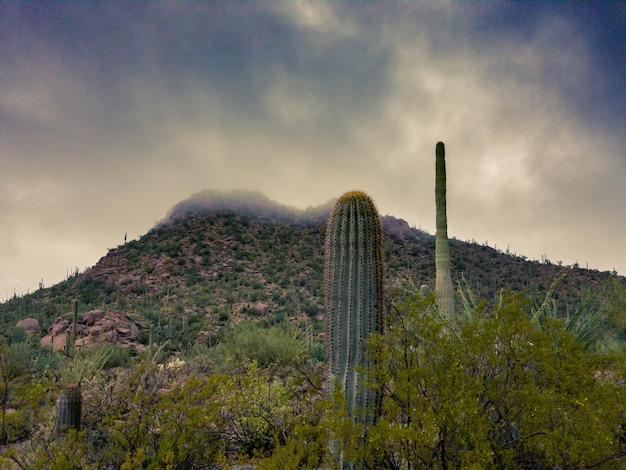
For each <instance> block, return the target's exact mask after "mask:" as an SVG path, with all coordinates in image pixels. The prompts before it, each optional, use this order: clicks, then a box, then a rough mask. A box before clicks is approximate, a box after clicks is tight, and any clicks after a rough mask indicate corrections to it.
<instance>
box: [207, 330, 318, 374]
mask: <svg viewBox="0 0 626 470" xmlns="http://www.w3.org/2000/svg"><path fill="white" fill-rule="evenodd" d="M308 334H309V332H308V330H304V331H303V330H301V329H300V328H299V327H298V326H297V325H293V324H291V323H286V322H283V323H279V324H275V325H272V326H270V327H269V328H262V327H260V326H259V325H258V324H256V323H252V322H243V323H239V324H238V325H236V326H235V327H234V328H233V329H232V330H229V331H226V332H225V333H224V335H223V339H222V341H221V343H219V344H218V345H216V346H215V347H213V348H212V350H211V357H212V358H213V360H214V362H215V364H216V366H217V367H218V368H219V367H220V365H221V367H226V368H232V367H237V366H238V365H239V364H241V363H243V362H245V361H253V362H256V363H258V364H259V365H261V366H263V367H267V366H271V365H276V366H279V367H290V366H297V365H299V364H302V363H303V362H304V361H306V360H307V359H308V356H309V351H310V347H311V346H310V340H309V339H308V338H307V335H308Z"/></svg>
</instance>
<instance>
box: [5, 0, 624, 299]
mask: <svg viewBox="0 0 626 470" xmlns="http://www.w3.org/2000/svg"><path fill="white" fill-rule="evenodd" d="M625 25H626V2H610V1H598V2H561V1H551V2H509V1H482V2H453V1H439V2H435V1H410V2H409V1H398V2H382V1H381V2H377V1H371V2H326V1H322V0H317V1H311V2H308V1H301V0H294V1H286V0H285V1H266V2H246V1H241V2H226V1H216V2H202V1H200V2H165V1H159V2H117V1H102V2H70V1H67V2H48V1H41V2H16V1H10V0H9V1H2V2H0V301H3V300H6V299H7V298H8V297H9V296H12V295H13V294H14V293H17V295H21V294H25V293H27V292H29V291H30V292H32V291H34V290H36V289H37V288H38V286H39V285H40V283H43V285H44V286H46V287H48V286H51V285H53V284H55V283H57V282H59V281H62V280H64V279H65V278H66V276H67V274H68V272H70V271H72V270H74V269H75V268H79V269H80V270H81V271H82V270H84V269H85V268H86V267H90V266H93V265H94V264H96V263H97V261H98V260H99V259H100V258H101V257H102V256H104V255H106V253H107V251H108V250H109V249H111V248H115V247H117V246H118V245H120V244H122V243H123V241H124V235H125V234H128V239H129V240H131V239H136V238H139V237H140V236H141V235H143V234H145V233H146V232H148V231H149V230H150V229H151V228H152V227H153V226H154V225H155V224H156V223H157V222H158V221H160V220H161V219H162V218H163V217H165V215H166V213H167V212H168V210H169V209H170V208H171V207H172V206H174V205H175V204H176V203H177V202H179V201H181V200H183V199H186V198H188V197H189V196H191V195H192V194H194V193H197V192H199V191H202V190H204V189H213V190H232V189H236V190H242V189H244V190H254V191H260V192H262V193H263V194H265V195H266V196H268V197H269V198H270V199H272V200H275V201H277V202H279V203H282V204H286V205H289V206H293V207H300V208H306V207H310V206H317V205H320V204H324V203H326V202H327V201H329V200H330V199H332V198H336V197H338V196H340V195H341V194H342V193H344V192H345V191H348V190H352V189H360V190H364V191H366V192H367V193H368V194H369V195H370V196H371V197H372V198H373V199H374V200H375V202H376V204H377V206H378V209H379V211H380V213H381V215H394V216H396V217H400V218H403V219H405V220H406V221H407V222H408V223H409V224H410V225H411V226H414V227H417V228H421V229H422V230H426V231H428V232H429V233H434V231H435V202H434V181H435V179H434V171H435V145H436V143H437V142H438V141H443V142H444V143H445V146H446V164H447V181H448V195H447V199H448V234H449V236H450V237H454V238H457V239H460V240H464V241H466V240H475V241H476V242H477V243H480V244H488V245H489V246H492V247H496V248H498V249H501V250H503V251H506V250H507V249H508V250H509V251H510V252H511V253H517V254H519V255H524V256H527V257H528V258H529V259H538V260H541V259H542V258H543V257H547V258H548V259H550V260H551V261H552V262H553V263H557V262H559V261H560V262H562V263H563V264H564V265H571V264H574V263H579V264H580V266H582V267H586V266H588V267H589V268H593V269H598V270H601V271H607V270H608V271H613V270H617V271H618V272H619V273H620V274H626V230H625V229H626V112H625V110H626V78H625V77H626V37H625V36H626V27H625Z"/></svg>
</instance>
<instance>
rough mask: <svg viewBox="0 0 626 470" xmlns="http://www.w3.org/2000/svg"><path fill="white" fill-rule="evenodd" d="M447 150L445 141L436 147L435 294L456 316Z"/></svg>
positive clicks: (445, 309)
mask: <svg viewBox="0 0 626 470" xmlns="http://www.w3.org/2000/svg"><path fill="white" fill-rule="evenodd" d="M445 158H446V151H445V147H444V145H443V142H437V146H436V148H435V206H436V221H437V232H436V234H435V268H436V270H437V275H436V279H435V295H436V296H437V304H438V305H439V308H440V309H441V310H442V311H443V313H444V314H445V315H446V316H447V317H448V318H452V317H453V316H454V290H453V288H452V275H451V274H450V245H449V242H448V216H447V214H446V160H445Z"/></svg>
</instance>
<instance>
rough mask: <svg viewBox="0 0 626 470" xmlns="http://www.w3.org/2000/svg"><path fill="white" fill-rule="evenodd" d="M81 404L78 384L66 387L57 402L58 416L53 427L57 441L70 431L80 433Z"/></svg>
mask: <svg viewBox="0 0 626 470" xmlns="http://www.w3.org/2000/svg"><path fill="white" fill-rule="evenodd" d="M82 403H83V399H82V395H81V391H80V383H71V384H69V385H67V386H66V387H65V390H63V393H62V394H61V396H60V397H59V402H58V415H57V421H56V426H55V432H56V436H57V439H60V438H61V437H62V436H63V435H64V434H66V433H67V431H69V430H70V429H76V430H77V431H80V420H81V407H82Z"/></svg>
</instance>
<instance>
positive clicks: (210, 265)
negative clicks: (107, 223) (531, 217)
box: [0, 191, 624, 342]
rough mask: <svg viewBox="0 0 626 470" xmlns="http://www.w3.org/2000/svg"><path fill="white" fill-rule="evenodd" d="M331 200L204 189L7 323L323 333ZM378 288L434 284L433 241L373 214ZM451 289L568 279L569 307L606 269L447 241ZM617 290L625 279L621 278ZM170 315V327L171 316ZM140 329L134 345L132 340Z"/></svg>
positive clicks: (23, 303)
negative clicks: (288, 325)
mask: <svg viewBox="0 0 626 470" xmlns="http://www.w3.org/2000/svg"><path fill="white" fill-rule="evenodd" d="M333 204H334V201H329V202H328V203H326V204H323V205H320V206H316V207H311V208H308V209H296V208H291V207H288V206H284V205H281V204H279V203H276V202H274V201H270V200H269V198H267V197H266V196H264V195H262V194H261V193H257V192H246V191H237V192H230V193H224V192H217V191H203V192H200V193H196V194H195V195H192V196H191V197H190V198H189V199H186V200H184V201H181V202H179V203H178V204H176V205H175V206H174V207H173V208H172V209H171V210H170V211H168V213H167V214H166V216H165V217H164V219H163V220H162V221H160V222H158V223H157V224H156V225H155V226H154V227H153V228H152V229H151V230H149V231H148V232H147V233H146V234H145V235H143V236H142V237H140V238H139V239H138V240H133V241H130V242H128V243H125V244H124V245H120V246H118V247H117V248H114V249H111V250H109V252H108V253H107V254H106V255H105V256H103V257H102V258H101V259H100V260H99V261H98V262H97V263H96V264H95V265H94V266H92V267H91V268H89V269H87V270H85V271H84V272H83V273H75V274H74V275H72V276H69V277H68V279H67V280H66V281H64V282H62V283H58V284H56V285H54V286H51V287H49V288H45V289H40V290H39V291H36V292H34V293H32V294H29V295H27V296H24V297H22V298H16V299H12V300H11V301H9V302H7V303H5V304H0V313H2V314H3V315H2V316H3V318H4V319H5V322H6V321H9V319H10V320H11V321H12V322H13V325H15V323H14V322H15V321H16V320H18V319H21V318H25V317H28V316H32V317H35V318H38V319H39V322H40V324H41V325H42V327H43V329H44V330H45V329H47V328H49V327H50V326H51V324H52V322H53V321H55V320H56V319H57V318H58V317H59V315H63V314H66V313H67V312H70V311H71V304H72V299H78V300H79V304H80V308H81V311H88V310H94V309H102V310H115V311H119V312H122V313H125V314H129V315H131V316H132V317H133V318H134V319H135V320H136V322H137V323H138V325H139V327H140V335H139V336H140V341H144V342H145V341H147V333H146V331H147V328H148V326H149V325H150V324H153V325H155V324H156V325H160V326H161V327H163V325H164V324H166V323H167V322H170V323H172V322H173V323H174V325H173V326H172V325H170V334H171V331H172V329H176V328H178V329H179V330H180V331H185V329H186V331H187V334H190V338H193V340H195V339H197V338H200V337H201V338H204V339H207V338H210V337H211V336H212V335H216V334H219V332H220V331H221V330H222V329H223V328H228V327H230V326H232V325H233V324H236V323H238V322H241V321H243V320H253V321H262V322H265V323H266V324H268V325H269V324H273V323H278V322H281V321H284V320H287V319H291V320H293V321H296V320H297V321H302V322H305V323H310V324H313V325H315V331H316V333H317V334H320V333H321V332H322V327H321V323H322V321H323V305H324V298H323V296H324V292H323V265H324V233H325V228H326V222H327V219H328V216H329V214H330V211H331V210H332V207H333ZM381 221H382V225H383V232H384V235H385V260H386V273H387V274H386V275H387V285H388V286H390V288H392V287H393V286H394V285H395V284H397V283H398V282H399V280H406V279H411V281H412V282H413V283H414V284H415V285H417V286H420V285H422V284H425V285H427V286H429V287H430V288H431V289H432V288H434V280H435V263H434V245H435V242H434V236H433V235H430V234H428V233H426V232H423V231H421V230H418V229H416V228H413V227H410V226H409V224H408V223H407V222H406V221H404V220H402V219H398V218H396V217H394V216H390V215H386V216H382V217H381ZM450 246H451V264H452V272H453V276H454V281H455V282H461V281H463V282H466V283H467V284H468V285H469V286H471V288H472V290H473V291H474V293H475V295H476V296H477V297H479V298H485V299H487V300H494V299H495V298H497V296H498V294H499V292H500V291H502V290H503V289H509V290H512V291H518V292H526V293H532V295H533V296H535V297H536V298H542V296H545V294H546V292H547V291H548V289H549V288H550V286H551V285H552V283H553V282H554V280H555V279H557V278H559V277H560V276H562V275H563V274H566V277H565V279H564V280H562V281H561V282H560V283H559V284H558V285H557V287H556V289H555V291H554V293H553V296H554V298H555V299H556V300H557V302H559V304H560V305H561V306H562V308H563V309H565V308H569V307H572V308H573V307H574V306H575V305H576V302H578V301H579V299H580V297H581V295H582V293H584V292H585V290H587V289H597V288H600V286H601V285H602V284H603V283H606V282H607V281H608V280H609V279H610V278H611V277H612V276H611V274H610V273H608V272H604V273H601V272H599V271H594V270H586V269H574V268H569V267H563V266H557V265H553V264H551V263H549V262H543V263H539V262H538V261H528V260H526V259H525V258H523V257H519V256H513V255H509V254H505V253H501V252H498V251H497V250H495V249H494V248H491V247H487V246H483V245H477V244H473V243H467V242H462V241H459V240H456V239H451V240H450ZM619 278H620V279H621V280H622V282H624V278H623V277H619ZM170 319H173V320H170ZM142 331H143V337H141V336H142V334H141V332H142Z"/></svg>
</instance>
